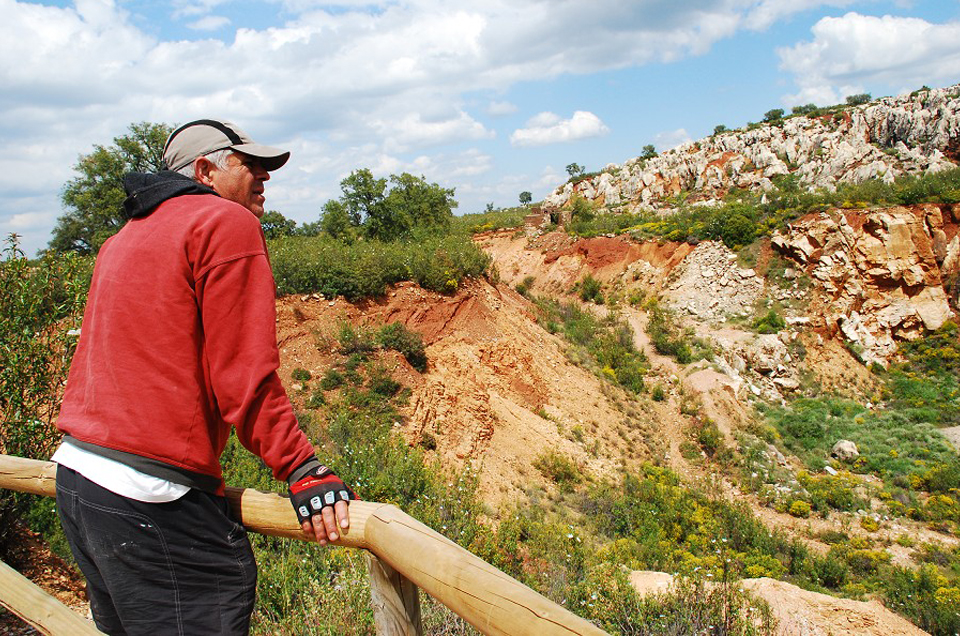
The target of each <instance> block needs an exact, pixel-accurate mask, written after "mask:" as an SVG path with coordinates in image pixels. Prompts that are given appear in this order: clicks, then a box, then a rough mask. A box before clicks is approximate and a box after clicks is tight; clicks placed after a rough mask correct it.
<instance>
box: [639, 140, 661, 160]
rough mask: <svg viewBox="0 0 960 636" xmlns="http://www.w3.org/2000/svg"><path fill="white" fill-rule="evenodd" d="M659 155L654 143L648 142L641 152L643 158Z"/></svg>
mask: <svg viewBox="0 0 960 636" xmlns="http://www.w3.org/2000/svg"><path fill="white" fill-rule="evenodd" d="M656 156H657V149H656V148H655V147H654V145H653V144H647V145H646V146H644V147H643V151H642V152H641V154H640V158H641V159H653V158H654V157H656Z"/></svg>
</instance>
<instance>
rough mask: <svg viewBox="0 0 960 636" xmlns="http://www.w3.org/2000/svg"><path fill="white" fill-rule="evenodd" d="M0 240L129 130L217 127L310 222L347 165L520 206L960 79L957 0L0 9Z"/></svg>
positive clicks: (302, 1)
mask: <svg viewBox="0 0 960 636" xmlns="http://www.w3.org/2000/svg"><path fill="white" fill-rule="evenodd" d="M0 15H2V16H3V17H4V19H3V21H2V23H0V115H2V116H0V168H2V169H0V192H2V194H3V197H2V199H0V235H3V236H6V235H7V234H9V233H11V232H16V233H17V234H20V235H21V236H22V245H23V246H24V247H25V248H26V251H27V252H28V253H30V254H33V253H35V252H36V250H38V249H40V248H43V247H44V246H45V245H46V244H47V242H48V241H49V238H50V231H51V229H52V228H53V225H54V224H55V222H56V219H57V217H58V216H59V215H60V214H62V212H63V210H62V207H61V204H60V201H59V194H60V191H61V189H62V187H63V185H64V183H66V181H67V180H69V179H70V178H71V177H72V176H73V174H74V173H73V171H72V167H73V165H74V164H75V163H76V161H77V158H78V157H79V156H80V155H81V154H84V153H88V152H90V151H91V150H92V149H93V146H94V144H104V145H106V144H109V143H111V141H112V140H113V138H114V137H116V136H119V135H122V134H124V133H125V132H126V130H127V128H128V126H129V125H130V124H131V123H133V122H139V121H151V122H165V123H169V124H177V123H183V122H186V121H190V120H191V119H197V118H201V117H219V118H225V119H230V120H232V121H234V122H236V123H237V124H239V125H240V126H241V127H242V128H244V129H245V130H246V131H247V132H248V133H250V134H251V136H253V137H254V139H256V140H258V141H260V142H262V143H268V144H271V145H277V146H281V147H286V148H289V149H290V150H291V151H292V152H293V156H292V159H291V161H290V163H288V164H287V166H286V167H284V169H283V170H280V171H278V172H276V173H275V174H274V178H273V179H272V180H271V182H270V183H269V184H268V186H267V208H268V209H273V210H278V211H280V212H282V213H283V214H285V215H286V216H288V217H291V218H293V219H296V220H297V221H301V222H302V221H312V220H315V219H316V218H317V217H318V216H319V210H320V208H321V206H322V204H323V203H324V201H326V200H327V199H330V198H334V197H336V196H338V195H339V182H340V180H341V179H342V178H343V177H345V176H346V175H347V174H349V173H350V171H352V170H354V169H356V168H360V167H367V168H371V169H372V170H373V171H374V173H375V174H377V175H378V176H386V175H389V174H392V173H399V172H410V173H412V174H415V175H422V176H425V177H426V178H427V179H428V180H429V181H431V182H437V183H439V184H441V185H443V186H444V187H451V188H455V190H456V198H457V200H458V201H459V202H460V207H459V208H458V210H457V212H458V213H469V212H477V211H481V210H482V209H483V208H484V207H485V205H486V204H487V203H493V204H494V205H496V206H508V205H514V204H516V203H517V201H518V195H519V193H520V192H522V191H524V190H529V191H530V192H532V193H533V195H534V199H535V200H537V199H540V198H542V197H543V196H545V195H546V194H548V193H549V192H550V191H551V190H553V189H554V188H555V187H556V186H558V185H560V184H561V183H562V182H563V181H564V180H565V178H566V172H565V166H567V165H568V164H570V163H573V162H576V163H579V164H580V165H582V166H584V167H586V168H587V169H588V170H597V169H600V168H602V167H603V166H604V165H606V164H608V163H622V162H623V161H625V160H627V159H629V158H631V157H634V156H637V155H639V154H640V153H641V149H642V148H643V146H644V145H646V144H651V143H652V144H654V145H655V146H656V147H657V148H658V150H661V151H662V150H666V149H669V148H670V147H672V146H674V145H676V144H678V143H681V142H683V141H686V140H689V139H697V138H699V137H702V136H705V135H707V134H709V133H710V132H712V130H713V127H714V126H715V125H717V124H724V125H726V126H728V127H730V128H736V127H740V126H743V125H745V124H746V123H747V122H748V121H758V120H760V119H762V117H763V114H764V113H765V112H766V111H768V110H770V109H771V108H784V109H786V110H788V111H789V109H790V107H792V106H794V105H797V104H806V103H810V102H812V103H816V104H818V105H828V104H833V103H838V102H842V101H843V99H844V97H846V96H847V95H850V94H853V93H862V92H866V93H870V94H872V95H873V96H875V97H879V96H882V95H891V94H897V93H900V92H903V91H909V90H913V89H916V88H919V87H920V86H922V85H928V86H947V85H951V84H955V83H957V82H960V1H957V0H939V1H936V2H935V1H932V0H930V1H927V2H911V1H908V0H900V1H885V0H834V1H828V2H819V1H817V0H717V1H709V0H689V1H686V2H675V1H672V2H667V1H666V0H634V1H632V2H627V1H617V0H592V1H590V2H587V1H585V0H579V1H576V0H487V1H485V2H483V3H479V2H465V1H463V0H387V1H384V0H361V1H357V0H341V2H338V3H336V4H330V3H327V2H318V1H314V0H273V1H269V2H246V1H232V0H199V1H197V0H194V1H192V2H185V1H183V0H173V1H172V2H171V1H170V0H165V1H163V2H160V1H157V0H77V1H75V2H17V1H15V0H0Z"/></svg>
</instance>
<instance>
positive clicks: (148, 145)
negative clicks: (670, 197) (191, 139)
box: [50, 122, 173, 254]
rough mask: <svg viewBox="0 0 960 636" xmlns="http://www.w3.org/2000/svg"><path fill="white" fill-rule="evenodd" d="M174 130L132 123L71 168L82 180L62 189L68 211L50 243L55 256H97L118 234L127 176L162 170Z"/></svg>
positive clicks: (142, 123) (158, 125) (123, 221)
mask: <svg viewBox="0 0 960 636" xmlns="http://www.w3.org/2000/svg"><path fill="white" fill-rule="evenodd" d="M172 131H173V127H172V126H168V125H167V124H150V123H147V122H140V123H137V124H130V128H129V132H128V133H127V134H126V135H121V136H120V137H116V138H115V139H114V140H113V145H110V146H101V145H99V144H98V145H96V146H94V150H93V152H91V153H90V154H88V155H82V156H81V157H80V159H79V160H78V161H77V164H76V165H75V166H74V167H73V169H74V171H76V172H77V173H79V176H77V177H75V178H73V179H71V180H70V181H68V182H67V184H66V185H65V186H64V188H63V194H62V195H61V200H62V201H63V205H64V207H65V208H67V212H66V213H65V214H64V215H63V216H61V217H60V218H59V219H57V225H56V227H55V228H54V229H53V238H52V239H51V240H50V250H51V251H54V252H76V253H78V254H96V253H97V251H99V250H100V246H101V245H103V243H104V241H106V240H107V239H108V238H110V237H111V236H113V235H114V234H116V233H117V232H119V231H120V228H121V227H123V224H124V223H125V222H126V219H124V218H123V215H122V213H121V212H122V210H123V200H124V199H126V198H127V195H126V193H125V192H124V189H123V175H125V174H126V173H128V172H159V171H160V170H162V169H163V168H164V163H163V144H164V142H165V141H166V140H167V136H168V135H169V134H170V133H171V132H172Z"/></svg>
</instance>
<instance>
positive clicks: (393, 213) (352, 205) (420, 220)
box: [320, 168, 457, 241]
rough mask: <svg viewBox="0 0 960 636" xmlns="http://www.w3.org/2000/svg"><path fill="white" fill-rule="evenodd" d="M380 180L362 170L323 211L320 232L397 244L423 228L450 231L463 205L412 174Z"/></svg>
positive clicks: (342, 184)
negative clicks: (359, 235) (453, 219)
mask: <svg viewBox="0 0 960 636" xmlns="http://www.w3.org/2000/svg"><path fill="white" fill-rule="evenodd" d="M389 182H390V184H391V186H390V187H389V188H388V186H387V179H377V178H374V176H373V173H372V172H371V171H370V170H369V169H368V168H360V169H359V170H354V171H353V172H352V173H350V176H348V177H347V178H345V179H344V180H343V181H341V182H340V189H341V190H342V192H343V194H342V195H341V197H340V199H339V200H337V201H327V203H325V204H324V206H323V212H322V216H321V219H320V227H321V228H322V229H323V231H324V232H326V233H327V234H329V235H330V236H332V237H334V238H337V239H341V240H348V241H349V240H352V239H353V238H355V237H356V236H357V235H358V234H360V233H362V234H363V235H364V236H366V237H367V238H370V239H376V240H381V241H393V240H396V239H399V238H404V237H407V236H409V235H410V234H412V233H413V232H414V231H415V230H420V229H427V230H432V229H447V228H449V227H450V221H451V219H452V218H453V209H454V208H455V207H457V202H456V201H455V200H454V198H453V194H454V191H453V189H452V188H443V187H441V186H439V185H437V184H436V183H428V182H427V180H426V179H425V178H423V177H415V176H413V175H412V174H409V173H406V172H404V173H402V174H400V175H391V176H390V179H389Z"/></svg>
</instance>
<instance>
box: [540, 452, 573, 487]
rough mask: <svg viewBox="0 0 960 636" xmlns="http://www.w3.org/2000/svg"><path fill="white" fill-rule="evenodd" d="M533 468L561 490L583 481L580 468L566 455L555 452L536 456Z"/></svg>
mask: <svg viewBox="0 0 960 636" xmlns="http://www.w3.org/2000/svg"><path fill="white" fill-rule="evenodd" d="M533 467H534V468H536V469H537V470H539V471H540V472H541V473H543V476H544V477H546V478H547V479H549V480H550V481H552V482H554V483H555V484H557V485H558V486H560V488H561V489H562V490H569V489H570V488H571V487H572V486H573V485H575V484H578V483H580V482H581V481H583V473H581V472H580V468H579V467H578V466H577V465H576V464H575V463H573V462H572V461H571V460H570V458H568V457H567V456H566V455H563V454H561V453H558V452H556V451H547V452H545V453H542V454H540V455H538V456H537V458H536V459H534V460H533Z"/></svg>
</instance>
